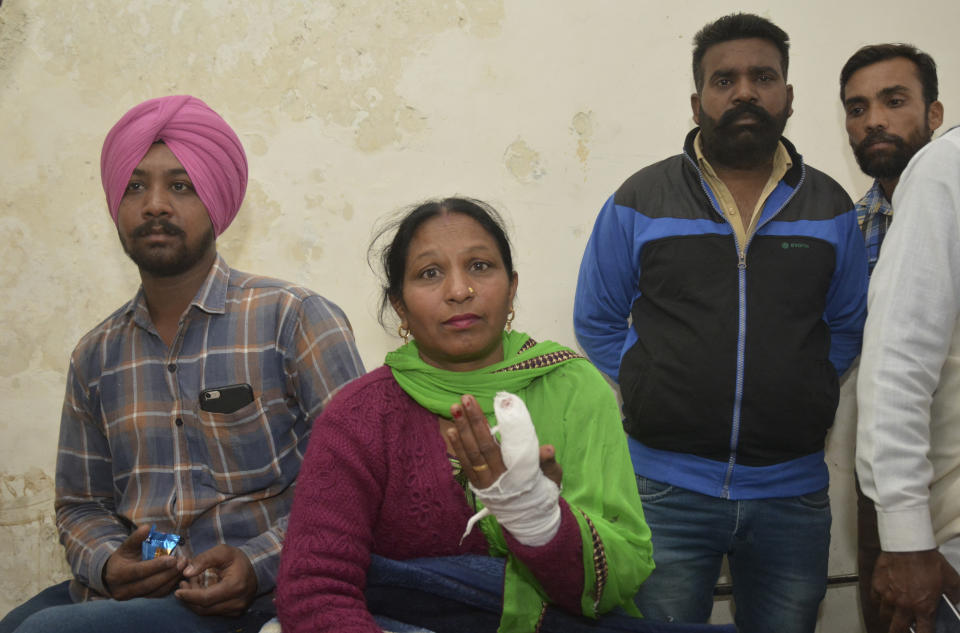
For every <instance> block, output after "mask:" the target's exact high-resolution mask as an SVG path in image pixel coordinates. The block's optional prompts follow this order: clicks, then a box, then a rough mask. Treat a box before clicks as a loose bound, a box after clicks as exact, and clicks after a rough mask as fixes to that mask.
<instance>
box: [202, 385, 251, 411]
mask: <svg viewBox="0 0 960 633" xmlns="http://www.w3.org/2000/svg"><path fill="white" fill-rule="evenodd" d="M251 402H253V388H252V387H251V386H250V385H248V384H247V383H243V384H240V385H227V386H226V387H214V388H213V389H204V390H203V391H201V392H200V410H201V411H206V412H208V413H233V412H234V411H239V410H240V409H242V408H244V407H245V406H247V405H248V404H250V403H251Z"/></svg>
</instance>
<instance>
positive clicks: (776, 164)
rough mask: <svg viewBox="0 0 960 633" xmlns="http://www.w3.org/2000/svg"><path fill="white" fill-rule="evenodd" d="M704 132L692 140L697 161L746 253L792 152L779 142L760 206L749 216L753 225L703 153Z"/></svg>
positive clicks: (738, 242)
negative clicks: (746, 219)
mask: <svg viewBox="0 0 960 633" xmlns="http://www.w3.org/2000/svg"><path fill="white" fill-rule="evenodd" d="M701 134H702V132H698V133H697V137H696V138H695V139H694V140H693V149H694V151H695V152H696V153H697V162H698V163H699V164H700V171H701V172H702V173H703V177H704V178H706V180H707V184H708V185H710V189H712V190H713V194H714V196H716V198H717V202H718V203H719V204H720V210H721V211H722V212H723V215H724V217H725V218H726V219H727V222H729V223H730V226H732V227H733V232H734V233H736V235H737V244H738V245H739V248H740V252H741V254H743V249H744V247H745V246H746V244H747V240H748V239H749V238H750V237H751V236H752V235H753V233H754V231H756V230H757V222H758V221H759V219H760V214H761V212H762V211H763V205H764V203H765V202H766V201H767V198H768V197H770V194H771V193H772V192H773V190H774V189H775V188H776V186H777V183H778V182H780V179H781V178H783V176H784V174H786V173H787V170H788V169H790V168H791V167H792V166H793V161H791V160H790V153H789V152H787V148H786V147H784V146H783V143H780V142H778V143H777V151H776V152H774V154H773V169H772V170H771V171H770V177H769V178H768V179H767V184H766V185H764V187H763V191H761V192H760V198H758V199H757V206H756V208H755V209H754V210H753V215H752V216H751V217H750V225H749V226H744V225H743V216H742V215H741V213H740V209H739V208H737V203H736V201H735V200H734V199H733V195H732V194H731V193H730V190H729V189H727V185H725V184H724V182H723V181H722V180H720V177H719V176H717V172H715V171H714V170H713V167H712V166H711V165H710V163H709V162H708V161H707V158H706V156H704V155H703V141H702V140H701V138H700V137H701Z"/></svg>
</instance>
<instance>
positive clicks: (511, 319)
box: [504, 308, 517, 332]
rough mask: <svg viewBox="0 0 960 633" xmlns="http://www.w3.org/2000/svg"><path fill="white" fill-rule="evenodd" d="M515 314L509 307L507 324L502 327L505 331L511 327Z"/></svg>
mask: <svg viewBox="0 0 960 633" xmlns="http://www.w3.org/2000/svg"><path fill="white" fill-rule="evenodd" d="M515 316H517V315H516V312H514V310H513V308H510V312H509V313H508V314H507V325H506V327H505V328H504V329H505V330H506V331H507V332H509V331H511V330H512V329H513V317H515Z"/></svg>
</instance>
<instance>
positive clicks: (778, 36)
mask: <svg viewBox="0 0 960 633" xmlns="http://www.w3.org/2000/svg"><path fill="white" fill-rule="evenodd" d="M755 37H756V38H760V39H762V40H767V41H768V42H770V43H771V44H773V45H774V46H776V47H777V50H779V51H780V70H781V71H782V72H783V78H784V80H786V78H787V67H788V66H789V65H790V36H789V35H787V33H786V32H785V31H784V30H783V29H781V28H780V27H779V26H777V25H776V24H774V23H773V22H771V21H770V20H767V19H766V18H761V17H760V16H759V15H754V14H752V13H731V14H730V15H725V16H723V17H722V18H720V19H718V20H717V21H715V22H711V23H710V24H708V25H706V26H705V27H703V28H702V29H700V31H699V32H698V33H697V34H696V35H695V36H694V37H693V82H694V84H696V86H697V92H698V93H699V92H701V91H702V90H703V56H704V55H705V54H706V53H707V49H708V48H710V47H711V46H716V45H717V44H723V43H724V42H729V41H731V40H746V39H750V38H755Z"/></svg>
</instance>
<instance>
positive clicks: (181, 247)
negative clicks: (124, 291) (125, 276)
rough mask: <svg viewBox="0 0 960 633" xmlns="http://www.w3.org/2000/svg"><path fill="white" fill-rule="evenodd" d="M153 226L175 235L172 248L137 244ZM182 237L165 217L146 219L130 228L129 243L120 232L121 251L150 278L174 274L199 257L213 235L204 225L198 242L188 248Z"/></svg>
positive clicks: (209, 245) (167, 233)
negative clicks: (203, 230) (174, 242)
mask: <svg viewBox="0 0 960 633" xmlns="http://www.w3.org/2000/svg"><path fill="white" fill-rule="evenodd" d="M157 227H159V228H160V232H161V233H163V234H165V235H170V236H172V237H174V238H177V240H176V244H175V245H174V247H173V248H172V249H171V248H163V247H151V246H149V245H144V244H139V243H138V240H139V239H142V238H144V237H147V236H148V235H150V234H151V233H153V232H154V231H155V230H156V228H157ZM186 237H187V236H186V233H185V232H184V231H183V230H182V229H181V228H180V227H178V226H175V225H174V224H172V223H171V222H170V221H169V220H167V219H165V218H156V219H153V220H147V221H146V222H144V223H143V224H141V225H140V226H138V227H137V228H136V229H134V230H133V234H132V239H131V240H130V243H129V244H128V243H127V240H125V239H124V238H123V236H122V235H121V236H120V243H121V244H122V245H123V251H124V252H125V253H126V254H127V255H128V256H129V257H130V259H132V260H133V263H135V264H136V265H137V267H139V268H140V270H141V271H143V272H146V273H149V274H151V275H153V276H154V277H174V276H176V275H180V274H183V273H185V272H187V271H188V270H190V269H191V268H193V267H194V266H195V265H196V264H197V262H199V261H200V260H201V259H203V256H204V255H205V254H206V253H207V251H208V250H210V247H211V245H212V244H213V242H214V239H215V238H216V236H215V235H214V233H213V227H212V226H211V227H208V228H207V230H206V232H205V233H204V234H203V235H202V236H201V237H200V243H199V244H197V245H196V246H195V247H190V246H189V245H188V244H187V239H186Z"/></svg>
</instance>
